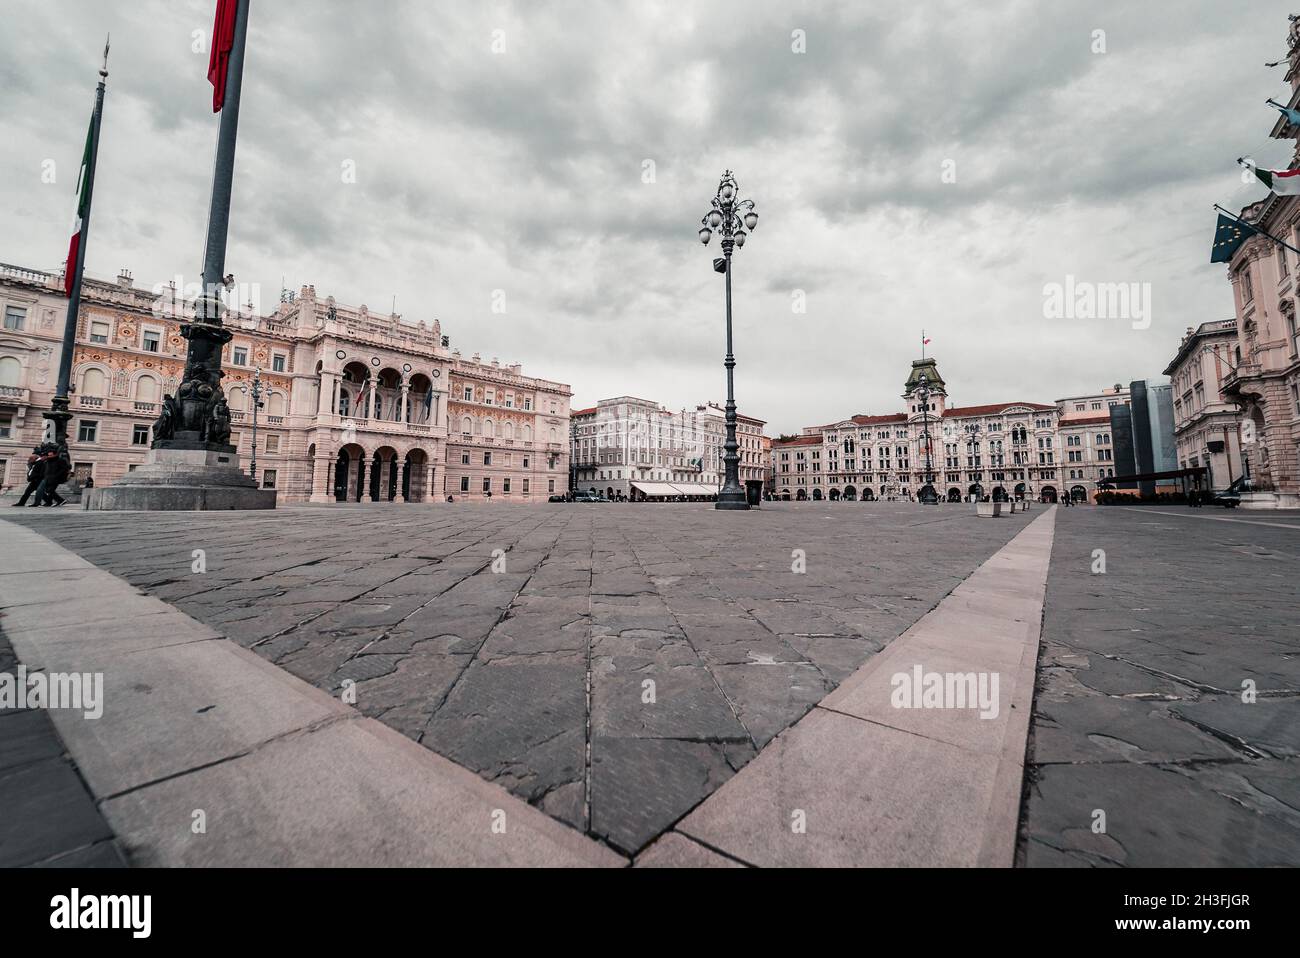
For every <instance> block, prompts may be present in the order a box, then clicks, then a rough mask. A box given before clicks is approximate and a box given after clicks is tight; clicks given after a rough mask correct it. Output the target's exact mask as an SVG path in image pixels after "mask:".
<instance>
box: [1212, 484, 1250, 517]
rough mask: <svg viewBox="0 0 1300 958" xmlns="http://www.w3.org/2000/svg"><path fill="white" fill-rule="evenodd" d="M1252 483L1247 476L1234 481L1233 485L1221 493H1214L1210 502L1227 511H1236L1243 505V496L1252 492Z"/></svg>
mask: <svg viewBox="0 0 1300 958" xmlns="http://www.w3.org/2000/svg"><path fill="white" fill-rule="evenodd" d="M1251 488H1252V487H1251V482H1250V480H1249V479H1248V478H1246V477H1245V476H1241V477H1239V478H1237V479H1234V480H1233V482H1232V485H1230V486H1228V488H1227V489H1224V490H1222V491H1220V492H1216V493H1214V497H1213V498H1212V499H1211V500H1210V501H1211V503H1213V504H1214V505H1216V506H1223V507H1224V508H1225V509H1235V508H1237V506H1239V505H1241V494H1242V493H1243V492H1250V490H1251Z"/></svg>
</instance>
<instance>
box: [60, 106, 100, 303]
mask: <svg viewBox="0 0 1300 958" xmlns="http://www.w3.org/2000/svg"><path fill="white" fill-rule="evenodd" d="M94 136H95V118H94V117H93V116H92V117H91V118H90V127H89V129H87V130H86V149H85V151H84V152H83V153H82V155H81V173H80V174H79V175H78V176H77V216H76V219H74V220H73V221H72V239H71V240H70V241H69V242H68V263H67V266H66V267H64V270H63V291H64V293H65V294H66V295H68V296H71V295H72V285H73V281H74V280H75V279H76V277H77V252H78V251H79V250H80V249H81V234H82V231H83V229H84V227H85V222H86V206H87V205H88V203H89V202H90V148H91V146H92V145H93V139H94Z"/></svg>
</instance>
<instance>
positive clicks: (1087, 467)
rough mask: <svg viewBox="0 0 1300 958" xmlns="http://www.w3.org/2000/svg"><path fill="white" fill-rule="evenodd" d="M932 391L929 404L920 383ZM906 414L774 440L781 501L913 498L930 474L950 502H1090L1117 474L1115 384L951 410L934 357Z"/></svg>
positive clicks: (916, 369) (918, 369) (913, 386)
mask: <svg viewBox="0 0 1300 958" xmlns="http://www.w3.org/2000/svg"><path fill="white" fill-rule="evenodd" d="M922 376H924V377H925V381H926V384H927V385H928V387H929V396H928V400H926V399H925V398H924V396H923V394H922V393H921V392H920V385H921V377H922ZM903 399H904V400H905V401H906V402H907V410H906V411H903V412H896V413H887V414H884V415H857V416H851V417H849V418H848V419H844V420H840V421H839V422H834V423H829V424H827V425H823V426H810V427H807V428H805V429H804V430H803V433H802V435H799V436H792V437H784V438H781V439H775V440H773V441H772V453H771V455H772V464H773V470H774V480H773V486H772V489H773V494H774V495H777V496H779V497H781V498H783V499H784V498H787V497H788V498H790V499H814V500H817V499H858V500H860V499H866V500H871V499H888V498H914V497H917V496H919V495H920V493H921V491H922V489H923V488H924V486H925V484H926V475H927V463H926V459H927V450H928V452H929V468H928V474H929V475H930V476H931V477H932V480H933V485H934V489H935V493H936V494H937V495H938V497H939V498H941V499H947V500H948V501H950V502H960V501H966V500H970V499H972V498H982V497H983V496H986V495H987V496H990V497H993V498H996V499H1003V498H1015V499H1019V498H1035V499H1042V500H1044V501H1048V502H1055V501H1057V500H1058V498H1059V497H1061V496H1063V495H1066V494H1069V495H1070V496H1071V497H1072V498H1073V499H1074V500H1076V501H1090V500H1092V499H1093V498H1094V497H1095V495H1096V490H1097V482H1098V480H1100V479H1103V478H1106V477H1107V476H1108V475H1110V476H1113V475H1114V474H1115V473H1114V465H1113V456H1112V454H1111V451H1110V441H1111V437H1110V428H1109V421H1110V418H1109V409H1110V407H1111V406H1112V405H1115V404H1118V403H1123V402H1127V391H1125V390H1123V389H1121V388H1120V387H1118V386H1116V387H1115V388H1114V389H1113V390H1103V391H1102V392H1100V393H1098V394H1096V395H1090V396H1080V397H1073V398H1071V399H1063V400H1060V401H1059V402H1057V403H1052V404H1047V403H1034V402H1024V401H1015V402H1002V403H989V404H985V405H979V406H949V405H948V390H947V384H946V383H945V382H944V380H943V377H942V376H940V375H939V370H938V366H937V364H936V362H935V360H934V359H918V360H914V361H913V363H912V370H911V374H910V375H909V376H908V378H907V381H906V382H905V383H904V391H903Z"/></svg>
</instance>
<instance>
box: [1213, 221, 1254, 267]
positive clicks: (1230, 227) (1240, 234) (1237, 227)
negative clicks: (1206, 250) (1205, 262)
mask: <svg viewBox="0 0 1300 958" xmlns="http://www.w3.org/2000/svg"><path fill="white" fill-rule="evenodd" d="M1254 232H1255V230H1254V229H1252V228H1251V227H1250V226H1247V225H1246V224H1245V223H1243V222H1242V221H1241V220H1234V219H1233V218H1232V217H1231V216H1224V215H1223V214H1222V213H1220V214H1219V225H1218V226H1216V227H1215V228H1214V246H1213V247H1212V248H1211V249H1210V262H1211V263H1226V262H1228V260H1230V259H1232V254H1233V253H1235V252H1237V250H1238V248H1239V247H1240V246H1241V244H1242V243H1244V242H1246V239H1247V237H1249V236H1250V235H1251V234H1252V233H1254Z"/></svg>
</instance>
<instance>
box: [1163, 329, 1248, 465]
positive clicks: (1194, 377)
mask: <svg viewBox="0 0 1300 958" xmlns="http://www.w3.org/2000/svg"><path fill="white" fill-rule="evenodd" d="M1236 349H1237V321H1236V320H1235V319H1224V320H1217V321H1215V322H1210V323H1202V324H1201V325H1200V326H1198V327H1196V328H1194V329H1193V328H1188V330H1187V334H1186V335H1185V336H1184V337H1183V341H1182V342H1181V343H1180V344H1179V346H1178V353H1177V355H1175V356H1174V358H1173V361H1172V362H1170V364H1169V365H1168V366H1167V367H1166V368H1165V375H1166V376H1168V377H1169V381H1170V383H1171V384H1172V386H1173V407H1174V443H1175V446H1176V448H1177V457H1178V467H1179V468H1180V469H1196V468H1198V467H1205V468H1207V469H1209V476H1208V477H1207V478H1208V482H1209V486H1210V488H1211V489H1215V490H1218V489H1226V488H1227V487H1228V486H1229V485H1231V484H1232V482H1233V481H1234V480H1235V479H1238V478H1240V477H1241V476H1242V475H1244V474H1246V470H1247V469H1248V468H1249V463H1248V462H1247V460H1246V458H1245V457H1244V456H1243V454H1242V453H1243V450H1242V446H1241V410H1240V409H1239V408H1238V407H1237V404H1236V403H1234V402H1232V401H1230V400H1229V399H1228V397H1227V396H1226V395H1225V394H1224V385H1225V383H1226V381H1227V379H1228V376H1229V375H1230V374H1231V371H1232V368H1233V365H1234V363H1233V359H1234V357H1235V355H1236Z"/></svg>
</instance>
